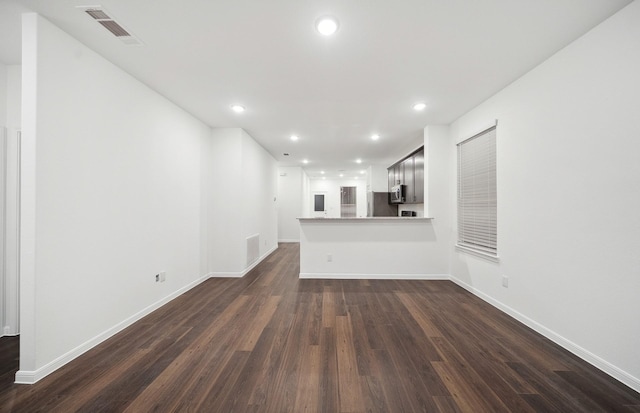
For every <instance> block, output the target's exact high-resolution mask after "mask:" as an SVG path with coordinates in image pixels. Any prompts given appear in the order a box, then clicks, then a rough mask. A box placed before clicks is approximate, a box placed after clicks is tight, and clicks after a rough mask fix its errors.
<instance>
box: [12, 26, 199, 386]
mask: <svg viewBox="0 0 640 413" xmlns="http://www.w3.org/2000/svg"><path fill="white" fill-rule="evenodd" d="M22 119H23V121H22V126H23V135H22V136H23V146H22V155H23V157H22V202H23V205H22V217H21V219H22V221H21V226H22V239H21V283H20V293H21V334H22V335H21V340H20V344H21V348H20V371H19V372H18V374H17V375H16V381H17V382H25V383H32V382H35V381H37V380H39V379H40V378H42V377H44V376H45V375H46V374H48V373H50V372H51V371H53V370H55V369H57V368H58V367H60V366H61V365H63V364H65V363H66V362H68V361H70V360H71V359H73V358H75V357H77V356H78V355H79V354H81V353H82V352H84V351H86V350H88V349H89V348H91V347H92V346H94V345H96V344H97V343H99V342H100V341H102V340H104V339H106V338H108V337H109V336H110V335H112V334H114V333H115V332H117V331H119V330H120V329H122V328H124V327H126V326H127V325H129V324H130V323H132V322H134V321H136V320H137V319H138V318H140V317H141V316H143V315H145V314H146V313H148V312H150V311H151V310H153V309H154V308H157V307H158V306H159V305H161V304H162V303H164V302H166V301H168V300H169V299H171V298H173V297H175V296H176V295H178V294H180V293H181V292H182V291H185V290H186V289H188V288H190V287H192V286H194V285H195V284H197V283H198V282H200V281H201V280H202V279H203V278H202V277H203V275H204V270H205V269H204V268H202V266H201V262H202V261H201V257H200V253H201V228H200V217H201V215H200V214H201V192H200V191H201V175H202V173H201V164H200V161H199V160H200V156H201V152H202V150H203V148H204V147H205V146H206V144H207V141H208V140H209V139H210V128H209V127H208V126H206V125H204V124H203V123H201V122H200V121H198V120H196V119H195V118H193V117H192V116H191V115H189V114H187V113H186V112H184V111H183V110H182V109H180V108H178V107H176V106H175V105H174V104H172V103H171V102H169V101H167V100H166V99H165V98H163V97H162V96H160V95H158V94H157V93H155V92H154V91H152V90H150V89H149V88H147V87H146V86H144V85H143V84H141V83H140V82H138V81H137V80H135V79H134V78H132V77H131V76H130V75H128V74H126V73H125V72H123V71H122V70H120V69H119V68H117V67H115V66H114V65H113V64H111V63H110V62H108V61H106V60H105V59H104V58H102V57H101V56H99V55H98V54H96V53H94V52H93V51H91V50H90V49H88V48H87V47H85V46H84V45H82V44H81V43H80V42H78V41H76V40H75V39H73V38H71V37H70V36H68V35H67V34H66V33H64V32H63V31H61V30H60V29H58V28H57V27H55V26H54V25H53V24H51V23H50V22H48V21H47V20H45V19H43V18H41V17H40V16H38V15H36V14H26V15H24V16H23V108H22ZM160 271H166V282H163V283H156V282H155V274H157V273H158V272H160Z"/></svg>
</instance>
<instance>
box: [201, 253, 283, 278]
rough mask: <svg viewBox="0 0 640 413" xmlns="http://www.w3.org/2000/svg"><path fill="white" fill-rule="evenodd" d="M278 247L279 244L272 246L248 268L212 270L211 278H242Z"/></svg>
mask: <svg viewBox="0 0 640 413" xmlns="http://www.w3.org/2000/svg"><path fill="white" fill-rule="evenodd" d="M277 249H278V246H277V245H275V246H274V247H272V248H271V249H270V250H269V251H267V252H265V253H264V254H262V256H261V257H260V258H258V259H257V260H255V261H254V262H253V264H251V265H250V266H248V267H247V268H246V269H244V270H243V271H237V272H233V271H220V272H216V271H214V272H210V273H209V277H210V278H242V277H244V276H245V275H247V274H248V273H249V271H251V270H252V269H254V268H255V267H256V265H258V264H260V263H261V262H262V261H263V260H264V259H265V258H267V257H268V256H269V255H271V253H272V252H273V251H275V250H277Z"/></svg>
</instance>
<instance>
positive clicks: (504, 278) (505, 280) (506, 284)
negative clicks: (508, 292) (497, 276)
mask: <svg viewBox="0 0 640 413" xmlns="http://www.w3.org/2000/svg"><path fill="white" fill-rule="evenodd" d="M502 286H503V287H504V288H509V277H507V276H506V275H503V276H502Z"/></svg>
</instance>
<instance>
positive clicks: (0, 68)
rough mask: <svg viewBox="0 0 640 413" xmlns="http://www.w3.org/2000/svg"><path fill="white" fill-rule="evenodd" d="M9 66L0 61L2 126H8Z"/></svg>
mask: <svg viewBox="0 0 640 413" xmlns="http://www.w3.org/2000/svg"><path fill="white" fill-rule="evenodd" d="M7 79H8V71H7V66H6V65H4V64H2V63H0V126H7V101H8V98H7Z"/></svg>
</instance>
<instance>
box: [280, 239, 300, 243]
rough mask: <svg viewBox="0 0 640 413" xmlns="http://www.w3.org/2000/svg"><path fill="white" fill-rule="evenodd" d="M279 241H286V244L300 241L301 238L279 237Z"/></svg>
mask: <svg viewBox="0 0 640 413" xmlns="http://www.w3.org/2000/svg"><path fill="white" fill-rule="evenodd" d="M278 242H281V243H285V244H288V243H298V242H300V238H298V239H279V240H278Z"/></svg>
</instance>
